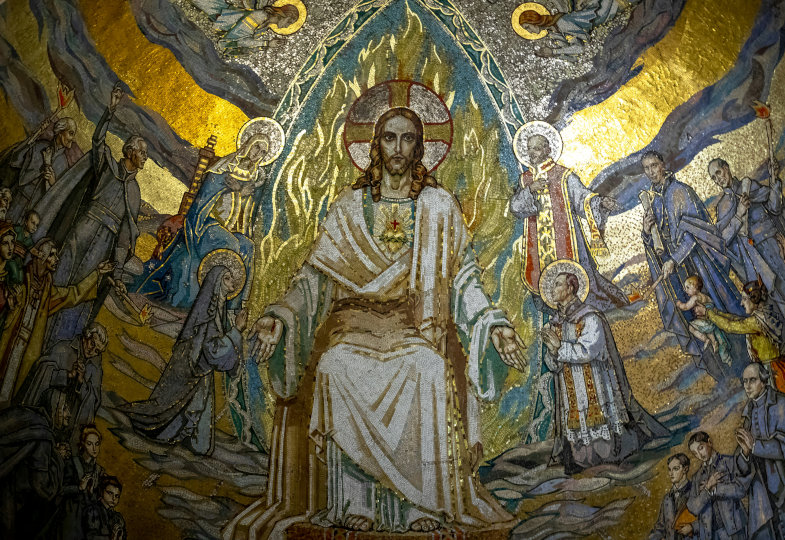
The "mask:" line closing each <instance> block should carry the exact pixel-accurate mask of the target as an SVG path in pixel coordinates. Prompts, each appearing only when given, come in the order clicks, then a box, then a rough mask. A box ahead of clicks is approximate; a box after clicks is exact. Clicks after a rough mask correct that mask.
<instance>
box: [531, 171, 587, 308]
mask: <svg viewBox="0 0 785 540" xmlns="http://www.w3.org/2000/svg"><path fill="white" fill-rule="evenodd" d="M538 169H539V170H538V171H537V172H536V174H533V173H532V170H531V169H530V170H528V171H526V172H525V173H524V174H523V177H522V178H521V183H522V184H523V186H524V187H526V186H528V185H530V184H531V183H532V182H534V180H541V179H542V180H545V182H546V188H545V189H543V190H542V191H537V192H533V193H532V195H534V197H535V198H536V199H537V206H538V207H539V209H540V211H539V213H538V214H536V215H533V216H530V217H529V218H527V219H526V220H524V222H523V237H524V238H525V239H526V245H525V246H524V247H523V261H522V263H523V264H522V274H523V282H524V283H525V284H526V286H527V287H529V289H530V290H532V291H533V292H535V293H539V282H540V272H541V271H542V269H544V268H545V267H546V266H548V265H549V264H550V263H552V262H553V261H556V260H559V259H571V260H573V261H578V249H577V247H576V238H575V234H576V233H575V227H574V226H573V214H572V209H571V208H570V198H569V195H568V192H567V176H568V175H569V174H570V170H569V169H568V168H567V167H564V166H562V165H558V164H557V163H554V162H553V161H550V160H549V161H547V162H545V163H544V164H543V165H542V166H540V167H538ZM581 233H582V231H581Z"/></svg>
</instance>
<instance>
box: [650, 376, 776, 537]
mask: <svg viewBox="0 0 785 540" xmlns="http://www.w3.org/2000/svg"><path fill="white" fill-rule="evenodd" d="M770 379H771V375H770V373H769V372H768V371H767V369H766V368H765V367H764V366H763V364H761V363H758V362H754V363H751V364H749V365H748V366H747V367H746V368H745V369H744V372H743V375H742V382H743V385H744V391H745V393H746V394H747V398H748V400H747V403H746V404H745V405H744V409H743V411H742V425H741V426H740V427H739V428H738V429H737V430H736V439H737V441H738V448H737V450H736V452H735V453H734V454H731V455H726V454H720V453H719V452H717V451H716V450H715V449H714V445H713V443H712V440H711V437H710V436H709V434H708V433H706V432H704V431H698V432H695V433H693V434H692V435H690V437H689V439H688V441H687V446H688V447H689V450H690V452H691V453H692V455H693V456H694V458H695V461H697V463H699V464H700V468H699V469H698V470H697V471H695V472H694V473H693V474H692V476H689V472H690V469H691V466H692V463H691V461H690V458H689V457H688V456H687V455H686V454H684V453H682V452H680V453H677V454H674V455H672V456H671V457H669V458H668V460H667V462H668V475H669V476H670V480H671V483H672V486H671V489H670V490H669V491H668V492H667V493H666V495H665V498H664V499H663V501H662V504H661V506H660V511H659V515H658V517H657V522H656V523H655V525H654V528H653V529H652V531H651V534H650V535H649V539H650V540H664V539H668V540H671V539H685V538H695V539H709V538H711V539H714V538H722V539H738V540H743V539H746V538H753V539H772V540H781V539H782V538H785V457H783V455H785V453H783V449H785V395H784V394H782V393H781V392H778V391H777V390H775V389H774V388H773V387H772V386H771V382H770Z"/></svg>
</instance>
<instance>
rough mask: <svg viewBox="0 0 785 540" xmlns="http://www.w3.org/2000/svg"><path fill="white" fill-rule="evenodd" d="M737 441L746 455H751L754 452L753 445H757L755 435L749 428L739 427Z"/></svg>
mask: <svg viewBox="0 0 785 540" xmlns="http://www.w3.org/2000/svg"><path fill="white" fill-rule="evenodd" d="M736 441H737V442H738V443H739V447H740V448H741V452H742V453H743V454H744V456H745V457H749V455H750V454H751V453H752V448H753V446H755V437H753V436H752V433H750V432H749V430H747V429H744V428H739V429H737V430H736Z"/></svg>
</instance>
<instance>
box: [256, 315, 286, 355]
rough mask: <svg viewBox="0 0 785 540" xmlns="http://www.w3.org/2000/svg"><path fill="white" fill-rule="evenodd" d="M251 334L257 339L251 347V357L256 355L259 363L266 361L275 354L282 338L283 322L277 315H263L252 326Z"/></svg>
mask: <svg viewBox="0 0 785 540" xmlns="http://www.w3.org/2000/svg"><path fill="white" fill-rule="evenodd" d="M251 335H252V336H253V338H255V339H256V341H255V342H254V344H253V345H252V347H251V357H256V362H257V363H261V362H264V361H266V360H268V359H269V358H270V357H271V356H272V355H273V352H275V348H276V347H277V346H278V342H279V341H280V340H281V335H283V323H282V322H281V321H279V320H278V319H276V318H275V317H270V316H264V317H261V318H259V320H257V321H256V322H255V323H254V325H253V327H252V328H251Z"/></svg>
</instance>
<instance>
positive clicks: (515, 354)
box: [491, 326, 526, 371]
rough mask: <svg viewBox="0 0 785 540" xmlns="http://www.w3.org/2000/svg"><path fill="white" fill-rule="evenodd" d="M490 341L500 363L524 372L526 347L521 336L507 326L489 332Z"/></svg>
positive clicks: (497, 327)
mask: <svg viewBox="0 0 785 540" xmlns="http://www.w3.org/2000/svg"><path fill="white" fill-rule="evenodd" d="M491 341H492V342H493V346H494V347H496V351H498V353H499V356H500V357H501V359H502V362H504V363H505V364H507V365H508V366H510V367H513V368H515V369H517V370H518V371H526V357H525V356H524V354H523V351H524V349H526V345H525V344H524V343H523V340H522V339H521V336H519V335H518V333H517V332H516V331H515V330H513V329H512V328H510V327H509V326H496V327H494V329H493V330H491Z"/></svg>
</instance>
